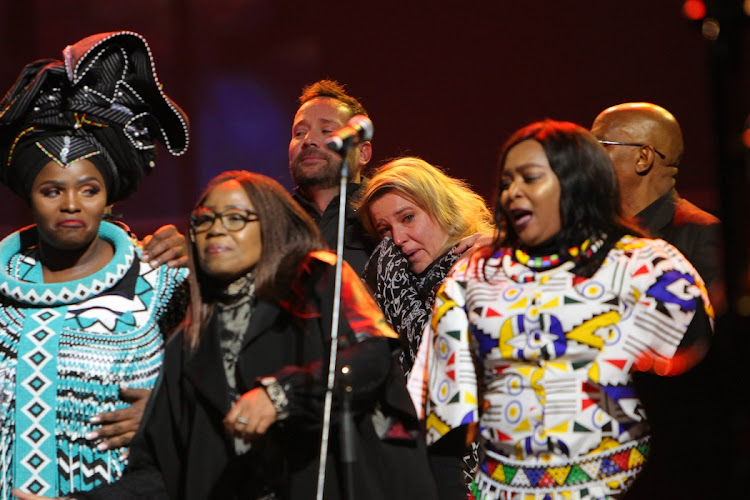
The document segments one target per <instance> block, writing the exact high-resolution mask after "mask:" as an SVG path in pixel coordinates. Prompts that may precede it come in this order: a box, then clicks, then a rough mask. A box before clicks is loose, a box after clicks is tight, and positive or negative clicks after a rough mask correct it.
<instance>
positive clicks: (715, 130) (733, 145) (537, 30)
mask: <svg viewBox="0 0 750 500" xmlns="http://www.w3.org/2000/svg"><path fill="white" fill-rule="evenodd" d="M683 2H684V0H630V1H619V2H613V1H607V0H569V1H561V0H537V1H531V2H529V1H513V2H510V1H505V0H479V1H474V2H472V1H462V2H458V1H449V0H444V1H441V2H434V1H433V2H423V1H412V0H373V1H369V2H362V1H360V2H357V1H352V0H349V1H341V0H331V1H317V2H302V1H292V0H122V1H114V0H75V1H73V0H0V54H2V64H0V92H4V91H5V90H6V89H7V88H9V87H10V85H11V84H12V83H13V81H14V80H15V78H16V76H17V75H18V73H19V71H20V69H21V67H22V66H23V65H24V64H25V63H27V62H29V61H31V60H34V59H39V58H49V57H54V58H59V57H60V56H61V51H62V49H63V47H64V46H65V45H67V44H69V43H72V42H75V41H77V40H79V39H81V38H83V37H85V36H87V35H90V34H92V33H96V32H102V31H115V30H123V29H125V30H134V31H137V32H139V33H141V34H143V35H144V36H145V37H146V38H147V39H148V40H149V42H150V44H151V47H152V49H153V52H154V54H155V58H156V62H157V67H158V70H159V76H160V79H161V81H162V83H163V84H164V88H165V90H166V92H167V93H168V94H169V95H170V96H171V97H172V98H174V100H175V101H177V102H178V103H180V105H181V106H182V107H183V108H184V109H185V110H186V111H187V112H188V114H189V115H190V118H191V122H192V138H191V145H190V151H189V152H188V154H187V155H185V156H184V157H182V158H177V159H173V158H170V157H168V156H167V155H166V154H162V155H161V156H160V159H159V161H158V162H157V167H156V170H155V172H154V174H153V175H152V176H151V177H150V178H148V179H146V180H145V181H144V183H143V185H142V187H141V189H140V190H139V192H138V193H136V194H135V195H134V196H133V197H132V198H131V199H130V200H128V201H127V202H124V203H122V204H120V205H119V206H118V207H116V212H118V213H121V214H123V215H124V220H125V221H126V222H127V223H129V224H130V225H131V226H132V227H133V228H134V229H135V230H136V232H137V233H138V234H140V235H144V234H148V233H149V232H151V231H153V230H154V229H155V228H157V227H159V226H160V225H162V224H165V223H168V222H172V223H175V224H177V225H178V226H179V227H181V228H184V226H185V222H186V214H187V212H188V211H189V208H190V207H191V206H192V203H193V201H194V200H195V199H196V197H197V195H198V192H199V191H200V189H201V187H202V185H204V184H205V183H206V181H207V180H208V179H210V178H211V177H213V176H214V175H215V174H216V173H218V172H221V171H224V170H228V169H248V170H255V171H258V172H262V173H265V174H267V175H270V176H271V177H274V178H276V179H278V180H279V181H281V182H282V183H283V184H285V185H286V186H287V187H290V188H291V181H290V179H289V174H288V170H287V145H288V141H289V136H290V131H291V121H292V117H293V115H294V112H295V110H296V108H297V103H296V98H297V96H298V94H299V91H300V89H301V88H302V87H303V86H304V85H306V84H308V83H311V82H313V81H315V80H318V79H320V78H324V77H329V78H333V79H336V80H339V81H340V82H343V83H346V84H347V85H348V88H349V90H350V92H351V93H352V94H353V95H355V96H357V97H360V98H361V99H362V101H363V103H364V104H365V106H366V107H367V109H368V110H369V112H370V114H371V116H372V118H373V121H374V124H375V140H374V146H375V157H374V162H373V164H374V165H378V164H381V163H382V162H383V161H384V160H386V159H389V158H392V157H395V156H399V155H404V154H409V155H418V156H421V157H423V158H424V159H426V160H427V161H429V162H432V163H435V164H438V165H441V166H443V167H445V168H446V170H447V171H448V172H449V173H450V174H451V175H453V176H457V177H462V178H465V179H467V180H468V181H469V182H470V184H471V185H472V186H473V187H474V188H475V189H476V190H477V191H478V192H479V193H481V194H482V195H484V196H485V197H487V198H488V200H489V199H491V197H492V194H493V186H494V183H495V172H494V165H495V157H496V154H497V150H498V147H499V146H500V144H501V143H502V142H503V140H504V139H505V138H506V137H507V136H508V135H509V134H510V133H511V132H513V131H514V130H515V129H517V128H519V127H520V126H522V125H525V124H526V123H528V122H530V121H532V120H538V119H542V118H545V117H550V118H555V119H560V120H570V121H574V122H578V123H580V124H582V125H584V126H587V127H588V126H590V124H591V122H592V120H593V119H594V117H595V116H596V115H597V113H598V112H599V111H601V110H602V109H604V108H606V107H608V106H611V105H614V104H618V103H621V102H625V101H651V102H654V103H657V104H660V105H662V106H664V107H665V108H667V109H669V110H671V111H672V112H673V113H674V115H675V116H676V117H677V119H678V120H679V122H680V123H681V124H682V127H683V132H684V135H685V141H686V144H687V150H686V156H685V159H684V161H683V164H682V166H681V170H680V174H679V178H678V188H679V190H680V192H681V193H682V194H683V196H685V197H687V198H688V199H690V200H692V201H693V202H694V203H696V204H698V205H699V206H701V207H703V208H704V209H706V210H709V211H711V212H713V213H715V214H716V215H718V216H719V217H721V218H722V219H723V220H724V222H725V227H726V228H727V242H728V243H727V247H728V249H727V251H728V254H727V255H728V258H727V259H726V260H727V262H728V263H729V266H728V267H729V269H730V271H729V272H728V273H727V277H728V282H729V283H730V284H731V285H732V290H733V293H734V295H733V297H732V298H733V302H732V303H731V305H732V308H733V310H734V311H735V314H734V315H731V314H730V315H727V316H726V317H725V318H728V319H726V320H725V322H724V328H723V329H722V330H721V331H720V333H721V335H718V334H717V340H721V341H723V343H722V342H717V343H715V345H716V344H719V345H721V346H722V347H720V348H719V351H718V353H717V354H716V356H717V360H718V363H719V364H720V365H721V366H722V367H724V366H726V367H729V371H728V372H723V371H722V377H721V379H722V383H721V386H719V387H717V386H710V387H700V388H697V389H696V392H703V393H708V392H711V391H722V392H721V393H722V394H725V393H726V399H722V401H729V403H726V404H722V405H721V407H718V408H700V411H703V412H704V413H705V415H706V417H705V419H706V420H705V422H706V425H712V426H714V427H713V428H715V429H716V430H717V432H716V434H715V435H713V434H710V435H709V436H710V439H711V440H712V443H717V445H718V447H717V449H718V450H724V451H720V452H718V453H720V454H721V456H716V457H714V456H711V457H708V456H702V457H697V458H696V460H697V461H700V460H721V461H722V464H723V465H722V467H724V464H726V476H723V477H721V478H720V477H716V478H715V481H716V482H717V483H718V482H722V481H724V480H725V479H726V480H727V481H728V482H727V483H726V484H734V483H733V482H732V481H731V479H730V478H731V477H737V478H740V477H742V478H744V477H746V474H747V470H748V469H750V465H748V464H750V461H749V460H748V455H749V453H748V451H747V450H748V449H750V431H749V430H748V427H747V418H748V416H747V415H748V413H745V412H744V411H743V406H742V404H741V403H740V404H735V402H736V401H738V400H745V399H746V397H745V394H746V393H747V389H746V387H747V386H746V385H743V384H742V380H744V379H746V374H745V372H744V368H740V367H744V366H745V365H746V363H747V362H746V356H747V355H746V352H747V350H748V348H750V336H748V335H747V334H748V331H747V323H748V320H749V319H750V279H748V278H746V276H750V273H748V266H747V263H748V252H747V241H748V236H747V233H748V231H747V223H746V222H745V219H746V218H747V217H748V214H749V213H750V209H749V208H748V207H749V206H750V196H748V193H749V192H750V190H749V189H748V185H749V184H750V173H749V172H750V159H749V155H748V150H747V149H743V148H742V146H741V144H740V142H739V140H738V139H739V137H740V134H741V133H742V124H743V121H744V120H745V118H746V117H747V116H748V112H750V92H749V91H748V89H750V64H748V62H750V34H749V33H748V31H750V30H748V24H749V23H748V19H747V15H746V14H744V13H743V12H742V10H741V9H742V5H743V0H706V4H707V5H708V6H709V7H710V8H713V9H714V10H715V11H716V15H717V16H718V17H720V18H721V22H722V25H721V26H722V27H721V31H720V35H719V40H718V41H710V40H707V39H706V38H705V37H704V36H703V35H702V33H701V24H700V23H699V22H694V21H689V20H687V19H686V18H685V17H684V15H683V13H682V5H683ZM744 3H745V5H746V6H747V7H746V8H747V9H750V0H744ZM729 5H733V6H735V8H736V9H737V10H736V11H735V12H730V11H728V7H727V6H729ZM162 153H165V152H164V151H162ZM585 202H586V200H581V203H585ZM27 212H28V211H27V210H26V208H25V207H24V205H23V203H22V202H20V201H17V200H16V199H15V198H14V197H13V196H12V194H10V192H9V191H8V190H7V189H5V188H3V187H0V214H2V215H1V216H0V235H2V236H4V235H5V234H7V233H9V232H10V231H12V230H13V229H15V228H16V227H18V226H19V225H20V224H25V223H28V222H30V218H29V216H28V213H27ZM732 367H734V369H731V368H732ZM722 369H723V368H722ZM740 388H742V389H740ZM738 390H739V391H741V392H742V395H739V394H738V392H737V391H738ZM696 406H700V405H699V404H698V405H696ZM713 428H712V429H713ZM712 429H709V432H713V431H712ZM704 435H705V433H704ZM688 439H689V437H688ZM726 450H729V451H726ZM727 455H731V456H727ZM695 473H696V474H700V469H699V467H697V468H696V472H695ZM691 474H693V472H692V471H690V472H687V473H686V480H687V479H688V478H687V476H689V475H691ZM709 481H714V479H709ZM738 484H739V483H738ZM716 491H719V490H718V489H717V490H716Z"/></svg>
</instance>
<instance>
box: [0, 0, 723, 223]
mask: <svg viewBox="0 0 750 500" xmlns="http://www.w3.org/2000/svg"><path fill="white" fill-rule="evenodd" d="M450 4H452V5H453V6H452V7H445V6H446V5H449V3H441V5H443V6H442V7H438V4H437V3H425V2H410V1H403V0H401V1H392V0H380V1H377V2H351V1H350V2H343V1H338V0H336V1H329V2H315V3H314V4H303V2H292V1H289V0H281V1H279V0H213V1H202V0H192V1H190V0H128V1H107V2H102V1H100V0H78V1H75V2H73V1H68V0H63V1H60V0H58V1H52V0H25V1H22V2H19V1H16V0H4V1H3V2H2V3H0V19H2V21H0V23H2V27H1V29H0V40H2V42H1V43H2V45H0V50H1V51H2V54H3V58H2V66H1V67H0V88H2V89H3V90H4V89H7V88H8V87H9V86H10V85H11V83H12V82H13V80H14V79H15V77H16V75H17V74H18V72H19V70H20V68H21V66H22V65H23V64H24V63H25V62H28V61H30V60H33V59H36V58H42V57H59V56H60V51H61V50H62V48H63V47H64V46H65V45H67V44H68V43H71V42H74V41H76V40H78V39H80V38H82V37H84V36H86V35H88V34H91V33H94V32H98V31H111V30H118V29H131V30H135V31H138V32H140V33H142V34H143V35H145V36H146V38H147V39H148V40H149V42H150V43H151V45H152V48H153V51H154V53H155V57H156V61H157V65H158V69H159V73H160V78H161V80H162V82H163V83H164V86H165V89H166V91H167V92H168V93H169V94H170V95H171V96H172V97H173V98H174V99H175V100H176V101H177V102H178V103H180V104H181V105H182V106H183V107H184V108H185V110H186V111H187V112H188V113H189V115H190V117H191V119H192V125H193V137H192V143H191V150H190V152H189V154H188V155H187V156H185V157H183V158H180V159H178V160H172V159H171V158H167V157H166V155H162V156H161V160H160V161H159V163H158V165H157V169H156V171H155V173H154V175H153V176H152V177H151V178H149V179H147V180H146V181H145V182H144V184H143V187H142V189H141V190H140V191H139V192H138V193H137V194H136V195H135V196H134V197H133V198H132V199H131V200H129V201H128V202H126V203H123V204H122V205H121V206H120V207H119V212H121V213H123V214H124V215H125V218H126V220H128V221H129V222H130V223H131V225H132V226H134V228H135V229H137V230H138V232H139V233H143V232H147V231H151V230H153V229H154V228H155V227H157V226H158V225H159V224H161V223H162V222H166V221H174V222H177V223H180V224H182V223H183V221H184V218H185V217H184V214H185V213H186V211H187V209H188V208H189V206H190V205H191V203H192V201H193V200H194V199H195V197H196V195H197V192H198V191H199V189H200V187H201V186H202V185H203V184H204V183H205V181H206V180H207V179H209V178H210V177H211V176H212V175H214V174H215V173H216V172H219V171H222V170H226V169H229V168H245V169H251V170H258V171H261V172H264V173H267V174H269V175H271V176H273V177H275V178H277V179H278V180H280V181H282V182H283V183H284V184H285V185H287V186H288V185H290V180H289V176H288V172H287V160H286V145H287V142H288V136H289V130H290V123H291V118H292V116H293V114H294V110H295V108H296V103H295V99H296V97H297V95H298V92H299V89H300V88H301V87H302V86H303V85H304V84H306V83H309V82H312V81H314V80H316V79H318V78H321V77H331V78H334V79H337V80H339V81H341V82H345V83H347V84H348V87H349V89H350V91H351V92H352V93H353V94H354V95H356V96H358V97H361V98H362V100H363V102H364V103H365V105H366V107H367V108H368V110H369V111H370V113H371V114H372V117H373V121H374V122H375V130H376V133H375V153H376V154H375V164H378V163H381V162H382V161H383V160H385V159H388V158H390V157H394V156H397V155H402V154H413V155H419V156H422V157H424V158H425V159H427V160H428V161H430V162H433V163H436V164H439V165H442V166H444V167H445V168H446V169H447V170H448V171H449V172H450V174H452V175H454V176H459V177H464V178H466V179H467V180H468V181H469V182H470V183H471V184H472V186H474V188H475V189H476V190H477V191H479V192H480V193H481V194H483V195H485V196H486V197H488V198H491V196H492V186H493V184H494V177H495V175H494V171H493V170H494V168H493V167H494V162H495V155H496V151H497V148H498V146H499V144H500V143H501V142H502V141H503V139H504V138H505V137H506V136H508V135H509V134H510V133H511V132H512V131H513V130H515V129H516V128H518V127H519V126H521V125H523V124H525V123H527V122H529V121H531V120H536V119H540V118H544V117H551V118H555V119H564V120H571V121H575V122H578V123H580V124H583V125H586V126H588V125H590V124H591V121H592V120H593V118H594V117H595V116H596V114H597V112H598V111H600V110H601V109H603V108H605V107H607V106H610V105H612V104H617V103H620V102H623V101H632V100H645V101H653V102H656V103H659V104H661V105H663V106H665V107H666V108H668V109H670V110H671V111H672V112H673V113H674V114H675V115H676V116H677V118H678V120H679V121H680V123H681V124H682V126H683V129H684V133H685V136H686V141H687V144H688V149H687V156H686V159H685V161H684V164H683V168H682V171H681V173H680V177H679V186H680V190H681V192H682V193H683V194H684V195H686V196H687V197H688V198H690V199H692V200H693V201H695V202H696V203H698V204H699V205H701V206H702V207H704V208H706V209H709V210H711V211H713V212H715V213H716V212H717V211H718V209H719V205H718V199H717V195H716V191H715V187H716V185H717V183H716V177H717V174H718V172H719V166H718V165H717V161H716V154H715V149H716V144H717V139H716V133H715V129H716V127H715V126H714V108H713V98H712V89H711V75H710V72H709V58H708V50H709V45H710V42H708V41H706V40H705V39H703V38H702V36H701V33H700V28H699V27H698V26H697V25H695V24H693V23H692V22H689V21H688V20H686V19H685V18H684V17H683V15H682V13H681V5H682V1H681V0H669V1H666V0H665V1H659V2H653V1H647V0H637V1H630V2H617V3H615V2H601V1H597V0H583V1H581V0H579V1H576V2H559V1H551V0H547V1H538V2H531V3H530V2H506V1H486V2H460V3H459V2H450ZM472 4H473V5H474V6H471V5H472ZM477 4H479V5H482V6H481V7H477V6H476V5H477ZM4 192H5V190H3V193H4ZM0 203H2V207H3V208H4V210H3V213H5V214H7V215H6V216H5V217H3V218H2V221H0V231H2V233H3V234H5V233H7V232H8V231H9V230H11V228H13V227H14V226H16V225H17V224H19V223H21V222H24V221H26V220H27V219H26V218H25V217H24V215H23V214H21V213H16V212H20V211H21V210H20V208H21V207H20V205H17V204H15V203H13V202H12V201H11V200H9V199H7V198H6V197H5V196H3V200H2V201H0ZM11 207H12V208H13V209H14V210H13V213H9V212H10V209H11Z"/></svg>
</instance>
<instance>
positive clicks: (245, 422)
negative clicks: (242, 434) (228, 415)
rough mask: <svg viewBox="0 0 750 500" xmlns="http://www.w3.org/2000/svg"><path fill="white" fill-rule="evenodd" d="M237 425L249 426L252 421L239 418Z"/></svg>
mask: <svg viewBox="0 0 750 500" xmlns="http://www.w3.org/2000/svg"><path fill="white" fill-rule="evenodd" d="M237 423H238V424H242V425H247V424H249V423H250V421H249V420H248V419H246V418H245V417H237Z"/></svg>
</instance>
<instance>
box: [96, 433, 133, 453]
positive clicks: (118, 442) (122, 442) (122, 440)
mask: <svg viewBox="0 0 750 500" xmlns="http://www.w3.org/2000/svg"><path fill="white" fill-rule="evenodd" d="M133 436H135V431H128V432H124V433H118V434H117V435H116V436H114V437H113V438H110V439H106V440H104V441H102V442H101V443H99V444H98V445H96V449H97V450H99V451H104V450H113V449H116V448H125V447H127V446H130V442H131V441H133Z"/></svg>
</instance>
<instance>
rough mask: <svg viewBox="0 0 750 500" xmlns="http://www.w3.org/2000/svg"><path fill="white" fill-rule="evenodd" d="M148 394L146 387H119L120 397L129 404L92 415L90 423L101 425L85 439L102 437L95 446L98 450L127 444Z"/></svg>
mask: <svg viewBox="0 0 750 500" xmlns="http://www.w3.org/2000/svg"><path fill="white" fill-rule="evenodd" d="M150 395H151V391H150V390H148V389H128V388H127V387H121V388H120V397H121V398H122V399H123V400H124V401H128V402H131V405H130V406H128V407H127V408H123V409H122V410H115V411H110V412H106V413H100V414H99V415H96V416H94V417H92V418H91V423H92V424H102V426H101V427H100V428H98V429H96V430H95V431H92V432H89V433H88V434H86V439H88V440H90V441H95V440H97V439H102V440H103V441H102V442H101V443H99V444H98V445H97V446H96V448H97V449H98V450H100V451H102V450H109V449H113V448H120V447H123V446H128V445H129V444H130V441H132V440H133V436H134V435H135V431H137V430H138V426H139V425H140V424H141V418H142V417H143V410H144V409H145V408H146V402H147V401H148V397H149V396H150Z"/></svg>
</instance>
